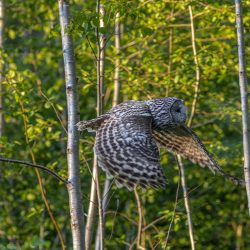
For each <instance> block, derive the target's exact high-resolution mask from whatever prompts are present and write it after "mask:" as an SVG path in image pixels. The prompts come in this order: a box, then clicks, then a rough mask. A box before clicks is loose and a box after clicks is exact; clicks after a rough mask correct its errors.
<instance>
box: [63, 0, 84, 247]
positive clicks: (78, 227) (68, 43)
mask: <svg viewBox="0 0 250 250" xmlns="http://www.w3.org/2000/svg"><path fill="white" fill-rule="evenodd" d="M58 5H59V16H60V27H61V36H62V50H63V59H64V71H65V82H66V94H67V108H68V143H67V159H68V179H69V182H70V183H69V184H68V193H69V207H70V218H71V230H72V238H73V249H74V250H82V249H85V246H84V222H83V207H82V199H81V189H80V168H79V134H78V131H77V128H76V126H75V125H76V123H77V122H78V121H79V107H78V94H77V82H76V70H75V58H74V47H73V42H72V38H71V36H70V35H69V34H68V33H67V27H68V26H69V6H68V3H67V2H66V1H64V0H59V1H58Z"/></svg>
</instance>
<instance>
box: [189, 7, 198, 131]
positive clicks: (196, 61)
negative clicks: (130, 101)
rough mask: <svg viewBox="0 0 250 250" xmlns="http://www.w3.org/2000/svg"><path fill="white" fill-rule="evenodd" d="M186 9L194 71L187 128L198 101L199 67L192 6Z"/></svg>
mask: <svg viewBox="0 0 250 250" xmlns="http://www.w3.org/2000/svg"><path fill="white" fill-rule="evenodd" d="M188 9H189V15H190V23H191V34H192V47H193V54H194V63H195V71H196V82H195V90H194V99H193V103H192V109H191V114H190V118H189V121H188V126H189V127H191V125H192V122H193V117H194V113H195V110H196V105H197V101H198V95H199V86H200V67H199V60H198V56H197V50H196V43H195V28H194V18H193V12H192V6H191V5H189V6H188Z"/></svg>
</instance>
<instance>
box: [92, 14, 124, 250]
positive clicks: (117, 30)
mask: <svg viewBox="0 0 250 250" xmlns="http://www.w3.org/2000/svg"><path fill="white" fill-rule="evenodd" d="M119 19H120V13H119V12H118V13H116V16H115V49H116V56H117V58H116V59H115V73H114V95H113V101H112V104H113V107H114V106H116V105H117V104H118V103H119V96H120V88H121V85H120V79H119V71H120V57H119V53H120V21H119ZM111 185H112V182H111V180H110V179H108V178H106V179H105V184H104V189H103V195H102V208H103V224H105V212H106V209H107V206H108V200H109V190H110V187H111ZM99 230H100V227H98V231H97V235H96V241H95V249H96V250H99V249H100V246H99V242H100V239H99V235H100V233H99ZM104 233H105V230H104Z"/></svg>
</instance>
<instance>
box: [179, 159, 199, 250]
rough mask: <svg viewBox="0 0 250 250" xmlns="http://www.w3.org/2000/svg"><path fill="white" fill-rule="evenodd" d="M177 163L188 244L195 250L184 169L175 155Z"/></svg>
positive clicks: (180, 160)
mask: <svg viewBox="0 0 250 250" xmlns="http://www.w3.org/2000/svg"><path fill="white" fill-rule="evenodd" d="M177 162H178V166H179V171H180V177H181V185H182V190H183V196H184V204H185V208H186V213H187V220H188V232H189V238H190V243H191V249H192V250H195V242H194V229H193V223H192V217H191V209H190V206H189V199H188V191H187V183H186V176H185V168H184V166H183V163H182V159H181V157H180V155H177Z"/></svg>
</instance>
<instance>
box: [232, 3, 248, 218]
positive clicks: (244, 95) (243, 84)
mask: <svg viewBox="0 0 250 250" xmlns="http://www.w3.org/2000/svg"><path fill="white" fill-rule="evenodd" d="M235 12H236V28H237V43H238V59H239V85H240V96H241V111H242V135H243V151H244V175H245V182H246V191H247V199H248V210H249V216H250V132H249V131H250V127H249V126H250V125H249V108H248V95H249V93H248V87H247V76H246V62H245V46H244V28H243V14H242V6H241V0H235Z"/></svg>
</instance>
